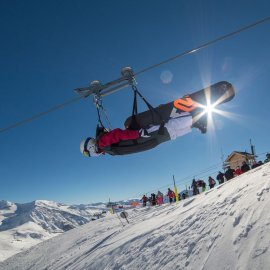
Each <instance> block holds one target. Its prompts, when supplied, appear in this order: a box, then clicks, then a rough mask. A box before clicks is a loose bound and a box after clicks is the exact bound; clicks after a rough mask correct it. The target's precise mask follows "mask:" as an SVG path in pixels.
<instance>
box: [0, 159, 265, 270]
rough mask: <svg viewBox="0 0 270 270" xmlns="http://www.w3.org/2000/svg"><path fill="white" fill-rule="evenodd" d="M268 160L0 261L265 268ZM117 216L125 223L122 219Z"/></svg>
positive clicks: (33, 265)
mask: <svg viewBox="0 0 270 270" xmlns="http://www.w3.org/2000/svg"><path fill="white" fill-rule="evenodd" d="M269 191H270V164H266V165H264V166H262V167H259V168H256V169H254V170H252V171H249V172H248V173H246V174H243V175H241V176H239V177H237V178H234V179H232V180H230V181H228V182H226V183H224V184H222V185H220V186H217V187H216V188H213V189H211V190H210V191H207V192H205V193H202V194H200V195H197V196H196V197H192V198H188V199H186V200H184V201H180V202H179V203H178V204H172V205H168V204H167V205H162V206H156V207H145V208H140V209H133V210H128V213H129V220H130V224H126V225H125V227H122V225H121V223H120V221H119V219H118V218H117V217H116V216H115V215H111V216H108V217H106V218H104V219H102V220H97V221H95V222H92V223H91V224H86V225H83V226H81V227H80V228H76V229H73V230H70V231H68V232H66V233H64V234H62V235H60V236H58V237H55V238H52V239H50V240H48V241H45V242H42V243H41V244H39V245H37V246H35V247H32V248H31V249H29V250H27V251H25V252H22V253H20V254H17V255H15V256H13V257H11V258H9V259H7V260H6V261H4V262H2V263H0V269H1V270H2V269H3V270H26V269H27V270H30V269H31V270H45V269H46V270H62V269H66V270H81V269H87V270H91V269H93V270H96V269H98V270H99V269H101V270H103V269H106V270H119V269H121V270H127V269H128V270H130V269H132V270H133V269H151V270H152V269H153V270H155V269H157V270H160V269H165V270H166V269H177V270H178V269H179V270H181V269H185V270H194V269H196V270H197V269H201V270H216V269H218V270H219V269H221V270H222V269H228V270H234V269H237V270H257V269H260V270H269V269H270V267H269V266H270V249H269V247H270V214H269V209H270V192H269ZM123 222H125V221H124V220H123Z"/></svg>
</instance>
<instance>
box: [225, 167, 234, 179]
mask: <svg viewBox="0 0 270 270" xmlns="http://www.w3.org/2000/svg"><path fill="white" fill-rule="evenodd" d="M225 177H226V179H227V181H228V180H231V179H232V178H234V170H233V169H231V167H230V166H228V167H227V170H226V172H225Z"/></svg>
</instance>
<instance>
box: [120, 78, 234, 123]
mask: <svg viewBox="0 0 270 270" xmlns="http://www.w3.org/2000/svg"><path fill="white" fill-rule="evenodd" d="M234 96H235V90H234V88H233V86H232V84H230V83H229V82H226V81H221V82H218V83H215V84H213V85H210V86H208V87H206V88H203V89H201V90H199V91H197V92H194V93H192V94H189V95H185V96H184V97H182V98H179V99H176V100H174V101H172V102H169V103H167V104H162V105H160V106H158V107H156V108H154V109H153V110H148V111H145V112H141V113H138V114H137V115H135V119H136V122H137V124H138V125H139V126H140V127H141V128H147V127H149V126H150V125H160V124H161V123H162V122H163V121H165V122H166V121H168V120H169V119H171V118H177V117H180V116H181V115H185V114H186V115H187V114H191V115H192V116H194V115H196V114H197V113H199V112H201V111H202V110H203V109H202V108H201V106H200V104H201V105H204V106H206V105H207V99H208V100H209V101H210V104H215V106H218V105H220V104H222V103H225V102H228V101H230V100H232V99H233V97H234ZM132 118H133V117H132V116H130V117H128V118H127V119H126V121H125V127H126V128H128V127H129V126H130V124H131V122H132Z"/></svg>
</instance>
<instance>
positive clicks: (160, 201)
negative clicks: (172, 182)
mask: <svg viewBox="0 0 270 270" xmlns="http://www.w3.org/2000/svg"><path fill="white" fill-rule="evenodd" d="M157 204H158V205H162V204H163V193H162V192H161V191H158V193H157Z"/></svg>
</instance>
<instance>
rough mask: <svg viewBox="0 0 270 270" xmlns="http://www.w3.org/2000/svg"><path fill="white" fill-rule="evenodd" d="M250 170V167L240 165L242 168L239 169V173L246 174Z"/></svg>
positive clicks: (245, 164)
mask: <svg viewBox="0 0 270 270" xmlns="http://www.w3.org/2000/svg"><path fill="white" fill-rule="evenodd" d="M249 170H250V167H249V166H248V165H247V163H244V164H243V165H242V167H241V171H242V172H243V173H245V172H247V171H249Z"/></svg>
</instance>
